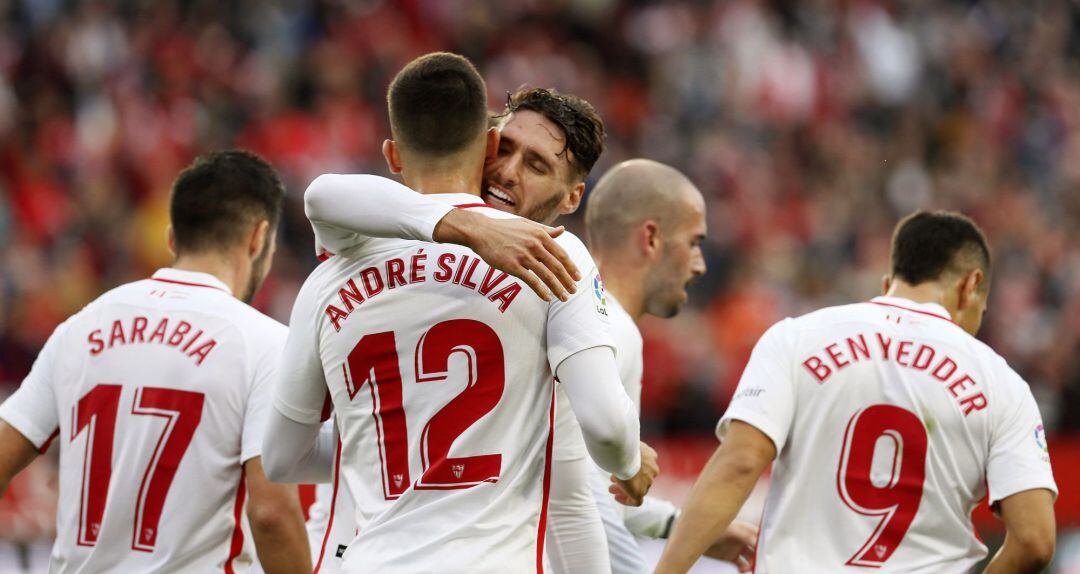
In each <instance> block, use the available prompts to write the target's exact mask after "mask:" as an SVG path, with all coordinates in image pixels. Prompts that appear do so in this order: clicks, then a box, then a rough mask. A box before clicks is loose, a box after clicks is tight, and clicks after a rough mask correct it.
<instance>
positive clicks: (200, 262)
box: [172, 252, 251, 297]
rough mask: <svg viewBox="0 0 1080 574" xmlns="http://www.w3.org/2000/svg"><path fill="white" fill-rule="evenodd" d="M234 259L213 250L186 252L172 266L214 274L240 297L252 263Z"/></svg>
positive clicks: (183, 269)
mask: <svg viewBox="0 0 1080 574" xmlns="http://www.w3.org/2000/svg"><path fill="white" fill-rule="evenodd" d="M234 259H235V258H231V257H229V256H227V255H225V254H222V253H213V252H210V253H197V254H185V255H181V256H180V257H177V258H176V262H174V263H173V265H172V268H173V269H179V270H181V271H194V272H196V273H206V274H207V275H213V276H214V277H216V278H217V279H218V280H220V281H221V282H222V283H224V284H226V285H228V286H229V290H230V291H232V293H233V295H234V296H237V297H239V296H241V295H240V293H241V291H243V289H244V287H245V286H246V285H247V282H248V275H249V274H250V270H251V264H250V263H245V262H242V261H234Z"/></svg>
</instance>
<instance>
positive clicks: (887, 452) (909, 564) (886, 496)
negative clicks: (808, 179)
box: [717, 297, 1057, 574]
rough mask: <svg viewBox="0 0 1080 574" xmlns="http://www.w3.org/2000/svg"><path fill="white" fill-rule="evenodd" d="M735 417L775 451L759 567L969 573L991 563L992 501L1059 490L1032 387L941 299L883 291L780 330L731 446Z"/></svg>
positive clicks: (746, 382) (769, 343)
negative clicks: (975, 523)
mask: <svg viewBox="0 0 1080 574" xmlns="http://www.w3.org/2000/svg"><path fill="white" fill-rule="evenodd" d="M732 420H739V421H743V422H746V423H748V424H750V425H752V426H754V427H756V428H757V429H759V430H761V431H762V432H763V433H764V434H766V435H767V436H768V437H769V438H770V439H772V441H773V442H774V443H775V445H776V448H777V452H778V453H779V454H778V457H777V461H776V464H775V467H774V470H773V475H772V482H771V485H770V487H769V494H768V497H767V500H766V503H765V511H764V518H763V523H762V529H761V537H760V540H759V545H758V554H757V572H759V573H764V574H776V573H784V572H804V573H810V574H813V573H832V572H839V571H841V570H844V571H847V570H852V571H854V570H857V569H876V570H877V571H879V572H905V573H925V574H930V573H934V574H943V573H945V574H947V573H954V572H955V573H960V572H967V571H969V570H970V569H971V568H972V567H973V566H974V565H975V564H977V563H978V562H979V561H980V560H981V559H982V558H983V557H984V556H985V555H986V547H985V546H984V545H983V544H982V542H980V541H979V539H978V538H977V536H976V535H975V532H974V529H973V527H972V524H971V518H970V517H971V512H972V510H973V509H974V508H975V506H976V505H977V504H979V502H980V501H981V500H983V499H984V498H986V499H987V502H988V503H990V504H994V503H996V502H998V501H1000V500H1001V499H1003V498H1006V497H1008V496H1010V495H1013V494H1016V493H1018V492H1022V491H1025V490H1031V489H1037V488H1045V489H1048V490H1050V491H1052V492H1054V493H1055V494H1056V492H1057V487H1056V485H1055V483H1054V478H1053V474H1052V472H1051V468H1050V457H1049V455H1048V453H1047V451H1046V442H1045V433H1044V432H1043V427H1042V421H1041V418H1040V415H1039V411H1038V409H1037V407H1036V404H1035V400H1034V398H1033V397H1032V395H1031V391H1030V389H1029V388H1028V386H1027V384H1026V383H1025V382H1024V381H1023V380H1022V379H1021V378H1020V376H1019V375H1017V374H1016V373H1015V372H1014V371H1013V370H1012V369H1010V368H1009V366H1008V365H1007V364H1006V363H1005V360H1004V359H1002V358H1001V357H1000V356H998V355H997V354H996V353H995V352H994V351H993V350H991V349H990V348H989V347H987V346H986V345H985V344H983V343H981V342H980V341H978V340H977V339H975V338H974V337H972V336H970V335H968V334H967V333H966V332H965V331H964V330H963V329H961V328H960V327H959V326H957V325H956V324H954V323H952V322H951V321H950V320H949V315H948V314H947V312H946V311H945V309H944V308H942V307H941V306H939V305H935V304H919V303H914V302H912V301H909V300H906V299H900V298H895V297H878V298H875V299H873V300H872V301H870V302H868V303H859V304H854V305H846V306H841V307H832V308H827V309H823V310H821V311H817V312H815V313H811V314H809V315H805V316H803V317H800V318H797V319H786V320H784V321H781V322H779V323H777V324H776V325H774V326H773V327H772V328H770V329H769V330H768V331H767V332H766V333H765V335H763V336H762V338H761V340H760V341H759V342H758V344H757V346H756V347H755V348H754V351H753V354H752V356H751V358H750V362H749V363H748V365H747V367H746V370H745V371H744V372H743V376H742V380H741V381H740V382H739V386H738V389H737V390H736V392H735V397H734V399H733V400H732V403H731V406H730V407H729V409H728V411H727V412H726V413H725V414H724V416H723V418H722V419H721V421H720V424H719V426H718V428H717V434H718V435H719V436H720V438H721V439H723V435H724V433H725V432H726V430H727V428H728V427H729V425H730V422H731V421H732Z"/></svg>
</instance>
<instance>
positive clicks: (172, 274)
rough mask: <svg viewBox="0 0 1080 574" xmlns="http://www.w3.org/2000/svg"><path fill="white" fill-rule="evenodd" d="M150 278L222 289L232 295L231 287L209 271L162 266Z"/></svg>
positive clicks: (176, 283) (163, 281)
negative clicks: (202, 271)
mask: <svg viewBox="0 0 1080 574" xmlns="http://www.w3.org/2000/svg"><path fill="white" fill-rule="evenodd" d="M150 279H151V280H153V281H158V282H161V283H172V284H175V285H186V286H188V287H206V288H209V289H217V290H218V291H224V292H226V293H228V294H229V295H232V289H229V286H228V285H226V284H225V282H224V281H222V280H221V279H218V278H217V277H214V276H213V275H211V274H209V273H200V272H198V271H184V270H182V269H174V268H172V267H163V268H161V269H158V270H157V271H156V272H154V274H153V275H151V276H150Z"/></svg>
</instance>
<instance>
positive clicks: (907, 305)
mask: <svg viewBox="0 0 1080 574" xmlns="http://www.w3.org/2000/svg"><path fill="white" fill-rule="evenodd" d="M870 302H871V303H873V304H875V305H882V306H885V307H897V308H899V309H905V310H907V311H912V312H915V313H919V314H921V315H930V316H932V317H937V318H938V319H944V320H946V321H949V322H953V320H952V317H950V316H949V312H948V311H946V310H945V307H942V306H941V305H938V304H937V303H916V302H915V301H912V300H911V299H905V298H903V297H888V296H885V295H882V296H881V297H874V298H873V299H871V300H870Z"/></svg>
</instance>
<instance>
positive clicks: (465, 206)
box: [454, 203, 494, 209]
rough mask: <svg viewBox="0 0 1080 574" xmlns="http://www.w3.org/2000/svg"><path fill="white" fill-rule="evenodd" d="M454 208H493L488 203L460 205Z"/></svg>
mask: <svg viewBox="0 0 1080 574" xmlns="http://www.w3.org/2000/svg"><path fill="white" fill-rule="evenodd" d="M454 207H456V208H458V209H469V208H472V207H491V206H490V205H488V204H486V203H459V204H457V205H455V206H454ZM492 209H494V208H493V207H492Z"/></svg>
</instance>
